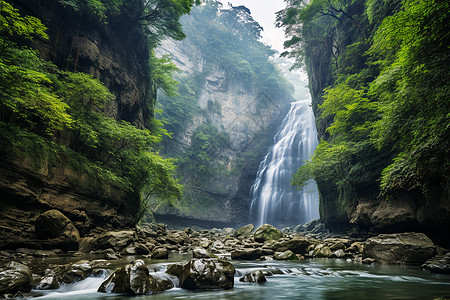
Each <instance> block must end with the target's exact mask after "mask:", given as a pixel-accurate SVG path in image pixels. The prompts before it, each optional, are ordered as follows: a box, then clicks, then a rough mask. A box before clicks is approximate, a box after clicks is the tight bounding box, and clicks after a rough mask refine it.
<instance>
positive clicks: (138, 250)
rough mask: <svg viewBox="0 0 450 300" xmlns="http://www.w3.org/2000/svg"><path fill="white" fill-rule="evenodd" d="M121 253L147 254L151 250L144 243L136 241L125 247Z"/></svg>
mask: <svg viewBox="0 0 450 300" xmlns="http://www.w3.org/2000/svg"><path fill="white" fill-rule="evenodd" d="M120 253H121V254H123V255H147V254H149V253H150V250H148V248H147V247H146V246H145V245H143V244H140V243H134V244H132V245H129V246H127V247H126V248H124V249H123V250H122V251H121V252H120Z"/></svg>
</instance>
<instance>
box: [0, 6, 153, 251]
mask: <svg viewBox="0 0 450 300" xmlns="http://www.w3.org/2000/svg"><path fill="white" fill-rule="evenodd" d="M13 2H14V5H15V6H16V7H17V8H19V9H20V12H21V13H22V14H24V15H32V16H36V17H38V18H39V19H40V20H41V21H42V23H43V24H44V25H45V26H47V27H48V31H47V33H48V35H49V39H48V40H41V41H38V42H37V43H34V42H33V44H32V45H31V46H32V47H35V48H37V49H38V50H39V53H40V56H41V57H43V58H44V59H46V60H50V61H52V62H53V63H54V64H56V65H57V66H58V67H59V68H60V69H63V70H69V71H80V72H85V73H88V74H91V75H93V76H94V77H96V78H99V79H100V80H101V81H102V82H104V83H105V84H106V85H107V86H108V88H109V89H110V90H111V92H112V93H113V94H114V95H115V96H116V101H113V102H112V103H109V104H108V106H107V107H106V109H105V110H106V112H105V113H106V114H107V115H108V116H110V117H113V118H115V119H118V120H126V121H129V122H131V123H132V124H134V125H135V126H137V127H139V128H143V127H145V126H146V124H148V122H149V120H150V118H151V117H152V114H153V112H152V111H151V109H150V108H149V106H148V105H146V104H145V103H146V102H147V101H149V99H152V98H153V99H154V98H155V97H156V96H155V91H154V90H153V88H151V86H150V84H149V79H148V75H147V74H145V73H144V71H143V68H142V66H146V65H147V64H148V55H149V49H148V46H147V42H146V37H145V36H144V35H143V34H142V33H140V32H139V31H138V30H137V29H136V28H133V25H132V23H131V20H124V19H122V18H121V17H120V16H119V15H118V16H116V17H115V18H116V19H115V20H113V21H111V22H109V23H102V22H99V21H98V20H95V19H94V18H92V17H90V16H88V15H85V14H83V13H78V12H75V11H74V10H72V9H71V8H70V7H63V6H62V5H61V3H60V2H59V1H52V0H43V1H22V0H18V1H13ZM150 107H151V105H150ZM59 138H61V137H58V136H55V137H54V139H59ZM17 139H18V141H20V142H18V143H17V144H14V145H13V144H11V143H10V142H8V141H7V140H1V141H0V144H1V148H0V149H1V150H0V161H1V164H0V178H1V180H0V191H1V197H0V247H11V248H12V247H17V246H20V245H23V244H24V243H25V241H26V240H27V239H30V238H33V237H34V235H33V234H34V221H35V220H36V218H37V216H38V215H39V214H40V213H42V212H43V211H45V210H48V209H53V208H55V209H58V210H60V211H62V212H63V213H64V214H65V215H67V216H68V217H69V218H70V219H71V220H72V221H73V222H74V224H75V226H76V227H77V228H78V229H79V230H80V233H81V234H82V235H83V234H86V233H87V232H89V231H90V230H93V229H95V228H96V227H98V226H101V227H106V228H107V227H110V228H112V227H125V226H132V225H134V224H135V222H136V217H137V212H138V209H139V195H137V194H136V193H133V192H125V191H123V190H121V189H119V188H117V187H114V186H112V185H111V184H110V183H108V182H104V181H99V179H98V178H97V176H96V174H95V171H93V172H91V173H89V172H86V170H83V169H82V168H80V166H79V165H77V164H76V163H73V160H71V155H72V154H70V153H69V154H68V153H65V152H64V151H60V150H61V149H55V148H52V147H54V146H51V147H50V146H48V145H50V144H49V143H47V142H45V141H43V142H42V143H38V144H31V142H30V140H27V138H26V137H19V138H17ZM30 145H31V146H30ZM46 147H47V148H46ZM48 147H50V148H48ZM44 148H45V151H44ZM43 153H44V154H43ZM91 171H92V170H91Z"/></svg>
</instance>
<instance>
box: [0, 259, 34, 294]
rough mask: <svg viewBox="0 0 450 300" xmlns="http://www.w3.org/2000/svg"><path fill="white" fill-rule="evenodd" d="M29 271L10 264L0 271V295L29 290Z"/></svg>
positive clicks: (21, 265) (30, 278)
mask: <svg viewBox="0 0 450 300" xmlns="http://www.w3.org/2000/svg"><path fill="white" fill-rule="evenodd" d="M31 280H32V275H31V270H30V268H29V267H28V266H26V265H24V264H21V263H18V262H14V261H13V262H10V263H9V264H8V265H7V266H6V268H3V269H0V295H2V294H8V293H12V294H13V293H17V292H25V293H27V292H29V291H30V290H31Z"/></svg>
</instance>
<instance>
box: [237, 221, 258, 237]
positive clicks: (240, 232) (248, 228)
mask: <svg viewBox="0 0 450 300" xmlns="http://www.w3.org/2000/svg"><path fill="white" fill-rule="evenodd" d="M254 229H255V226H254V225H253V224H248V225H245V226H243V227H240V228H238V229H237V230H236V231H235V232H234V233H233V236H235V237H240V236H248V235H250V233H252V232H253V230H254Z"/></svg>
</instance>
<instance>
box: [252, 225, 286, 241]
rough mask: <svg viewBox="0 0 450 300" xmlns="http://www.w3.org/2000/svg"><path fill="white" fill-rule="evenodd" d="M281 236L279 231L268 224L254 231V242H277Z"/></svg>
mask: <svg viewBox="0 0 450 300" xmlns="http://www.w3.org/2000/svg"><path fill="white" fill-rule="evenodd" d="M282 236H283V234H282V233H281V231H280V230H278V229H277V228H275V227H273V226H272V225H269V224H264V225H262V226H261V227H259V228H258V229H256V231H255V234H254V239H255V241H256V242H260V243H264V242H265V241H269V240H275V241H277V240H279V239H280V238H281V237H282Z"/></svg>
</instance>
